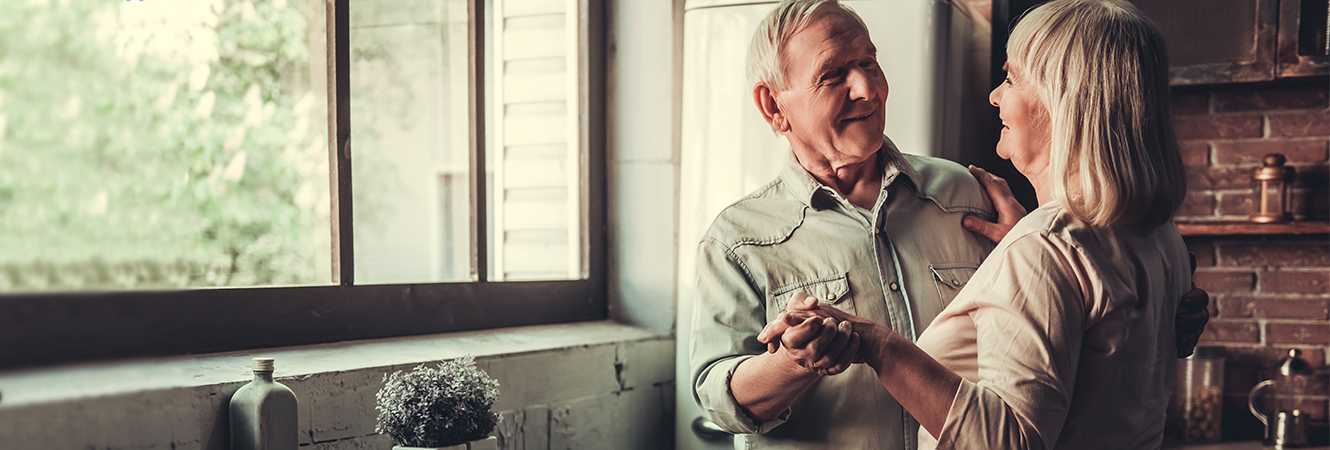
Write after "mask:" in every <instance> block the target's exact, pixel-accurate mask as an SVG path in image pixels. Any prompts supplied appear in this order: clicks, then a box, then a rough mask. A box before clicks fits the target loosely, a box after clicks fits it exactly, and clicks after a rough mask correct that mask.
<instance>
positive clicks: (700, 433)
mask: <svg viewBox="0 0 1330 450" xmlns="http://www.w3.org/2000/svg"><path fill="white" fill-rule="evenodd" d="M693 434H696V435H697V437H700V438H702V440H704V441H718V440H721V439H730V438H733V437H734V435H732V434H730V432H728V431H725V430H722V429H721V428H720V427H719V426H716V424H714V423H712V422H711V421H710V420H707V419H706V418H703V417H698V418H697V419H695V420H693Z"/></svg>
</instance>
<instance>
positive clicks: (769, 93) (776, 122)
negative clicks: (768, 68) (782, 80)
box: [753, 82, 790, 133]
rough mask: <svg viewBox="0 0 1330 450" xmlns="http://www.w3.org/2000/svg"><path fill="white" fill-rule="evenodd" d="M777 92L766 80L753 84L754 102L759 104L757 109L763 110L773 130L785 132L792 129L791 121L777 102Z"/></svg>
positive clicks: (763, 114) (764, 116)
mask: <svg viewBox="0 0 1330 450" xmlns="http://www.w3.org/2000/svg"><path fill="white" fill-rule="evenodd" d="M775 94H776V93H775V91H773V90H772V89H771V86H768V85H767V84H766V83H765V82H758V83H757V84H756V85H754V86H753V103H756V104H757V110H758V111H761V112H762V118H763V119H766V120H767V123H768V124H770V125H771V129H772V130H775V131H776V132H777V133H784V132H786V131H790V121H789V120H786V117H785V113H784V112H782V111H781V109H780V104H779V103H777V102H776V95H775Z"/></svg>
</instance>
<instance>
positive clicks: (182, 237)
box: [0, 0, 330, 291]
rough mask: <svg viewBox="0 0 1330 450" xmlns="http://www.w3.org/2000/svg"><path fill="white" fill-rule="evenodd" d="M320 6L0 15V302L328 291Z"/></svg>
mask: <svg viewBox="0 0 1330 450" xmlns="http://www.w3.org/2000/svg"><path fill="white" fill-rule="evenodd" d="M321 7H322V2H308V3H306V2H301V1H299V0H290V4H289V5H288V4H287V2H283V1H280V0H278V1H272V2H267V1H265V2H250V1H248V0H226V1H222V0H209V1H186V0H171V1H164V2H152V1H149V2H142V3H125V2H121V1H106V0H65V1H57V0H51V1H44V0H11V1H5V2H0V167H3V168H4V170H0V291H5V290H56V289H60V290H64V289H110V288H126V287H137V288H144V287H185V286H238V285H266V284H296V283H311V282H319V281H327V280H328V277H329V275H328V269H327V263H326V262H323V263H320V262H319V261H320V260H323V261H326V260H327V259H328V258H329V255H330V252H329V247H328V245H329V244H328V242H329V231H328V227H327V220H328V218H327V215H328V211H327V210H328V206H327V205H328V175H327V170H328V160H327V152H328V150H327V137H326V129H327V128H326V127H327V123H326V119H325V118H326V106H325V104H326V101H325V100H324V96H325V94H324V92H325V91H324V89H325V88H324V87H323V86H322V85H321V84H317V83H318V79H320V78H321V75H320V74H319V73H317V72H319V71H322V70H324V69H323V67H322V65H321V64H320V66H319V67H315V68H311V65H310V63H311V60H310V56H311V55H310V50H309V49H310V45H311V44H310V43H311V41H312V39H313V38H312V36H311V34H310V30H309V29H308V26H307V22H308V21H309V20H310V18H318V19H320V20H321V17H322V16H321V15H320V13H319V12H318V8H321ZM151 8H158V9H157V10H154V9H151ZM316 84H317V85H316ZM117 274H119V275H117Z"/></svg>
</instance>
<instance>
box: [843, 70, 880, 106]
mask: <svg viewBox="0 0 1330 450" xmlns="http://www.w3.org/2000/svg"><path fill="white" fill-rule="evenodd" d="M845 82H846V84H847V85H849V87H850V92H849V95H850V100H866V99H867V100H871V99H872V97H873V95H874V91H873V75H872V74H870V73H868V70H866V69H864V68H862V67H856V68H853V69H850V73H849V75H847V79H846V80H845Z"/></svg>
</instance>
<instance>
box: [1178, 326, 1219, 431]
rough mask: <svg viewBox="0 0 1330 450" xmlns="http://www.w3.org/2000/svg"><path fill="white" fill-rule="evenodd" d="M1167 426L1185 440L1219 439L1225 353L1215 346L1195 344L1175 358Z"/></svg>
mask: <svg viewBox="0 0 1330 450" xmlns="http://www.w3.org/2000/svg"><path fill="white" fill-rule="evenodd" d="M1175 377H1176V383H1175V384H1174V388H1173V397H1172V399H1170V402H1169V414H1168V419H1169V421H1168V425H1169V426H1168V427H1167V428H1169V429H1170V430H1171V433H1172V434H1173V435H1175V436H1177V437H1180V438H1182V440H1184V441H1186V442H1219V438H1220V430H1221V425H1222V422H1223V415H1222V412H1223V409H1224V356H1223V353H1222V350H1221V349H1220V348H1218V347H1197V348H1196V351H1195V352H1194V353H1192V355H1191V356H1189V357H1187V358H1185V359H1180V360H1178V365H1177V372H1176V373H1175Z"/></svg>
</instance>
